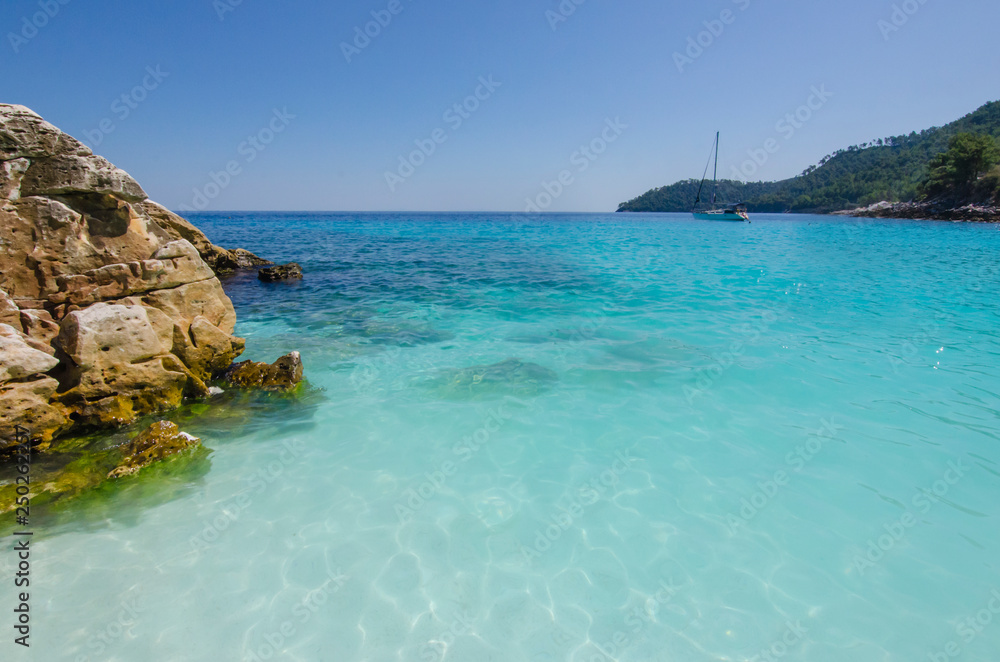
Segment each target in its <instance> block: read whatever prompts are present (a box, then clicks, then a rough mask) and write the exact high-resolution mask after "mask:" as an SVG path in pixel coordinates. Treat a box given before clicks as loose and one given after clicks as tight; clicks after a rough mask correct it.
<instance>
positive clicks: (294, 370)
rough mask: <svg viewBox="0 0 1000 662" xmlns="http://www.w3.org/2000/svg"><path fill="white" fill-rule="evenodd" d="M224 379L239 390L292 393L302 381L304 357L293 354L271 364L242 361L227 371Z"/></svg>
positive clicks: (296, 353)
mask: <svg viewBox="0 0 1000 662" xmlns="http://www.w3.org/2000/svg"><path fill="white" fill-rule="evenodd" d="M224 379H225V380H226V382H227V383H228V384H229V385H231V386H235V387H237V388H253V389H262V390H265V391H290V390H292V389H293V388H295V387H296V386H298V384H299V382H301V381H302V357H301V356H300V355H299V353H298V352H292V353H291V354H287V355H285V356H282V357H281V358H280V359H278V360H277V361H275V362H274V363H271V364H268V363H259V362H255V361H242V362H240V363H236V364H234V365H233V366H232V367H231V368H230V369H229V370H227V371H226V373H225V375H224Z"/></svg>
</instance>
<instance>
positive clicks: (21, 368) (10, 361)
mask: <svg viewBox="0 0 1000 662" xmlns="http://www.w3.org/2000/svg"><path fill="white" fill-rule="evenodd" d="M57 365H59V360H58V359H56V358H55V357H54V356H50V355H49V354H46V353H45V352H42V351H39V350H37V349H34V348H32V347H31V346H30V345H28V344H27V343H26V342H25V341H24V337H23V335H22V334H21V333H18V332H17V330H15V329H14V327H12V326H10V325H8V324H0V383H2V382H12V381H23V380H25V379H27V378H29V377H31V376H32V375H38V374H42V373H45V372H48V371H49V370H52V368H55V367H56V366H57Z"/></svg>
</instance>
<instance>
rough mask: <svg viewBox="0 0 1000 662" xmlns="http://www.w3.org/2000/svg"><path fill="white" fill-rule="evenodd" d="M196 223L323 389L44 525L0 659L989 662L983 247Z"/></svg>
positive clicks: (380, 222) (698, 231)
mask: <svg viewBox="0 0 1000 662" xmlns="http://www.w3.org/2000/svg"><path fill="white" fill-rule="evenodd" d="M191 219H192V221H193V222H194V223H196V224H197V225H199V226H200V227H201V228H202V229H204V230H205V231H206V232H207V234H208V235H209V237H210V238H212V239H213V240H214V241H215V242H216V243H219V244H221V245H224V246H227V247H244V248H247V249H249V250H252V251H254V252H256V253H258V254H260V255H262V256H266V257H268V258H271V259H273V260H275V261H278V262H286V261H291V260H294V261H297V262H299V263H300V264H301V265H302V266H303V268H304V270H305V274H306V276H305V279H304V280H303V281H301V282H292V283H280V284H263V283H260V282H258V281H257V280H256V279H255V278H254V277H253V275H252V274H249V275H247V274H244V275H240V276H236V277H232V278H229V279H227V280H226V281H225V286H226V288H227V291H228V293H229V295H230V297H231V298H232V299H233V302H234V304H235V306H236V309H237V313H238V316H239V324H238V326H237V334H238V335H241V336H243V337H246V339H247V352H246V354H245V355H244V358H251V359H255V360H265V361H273V360H274V359H276V358H278V357H279V356H281V355H282V354H284V353H287V352H289V351H291V350H298V351H299V352H301V354H302V358H303V361H304V363H305V374H306V379H307V380H308V385H307V387H305V388H304V390H303V392H302V393H301V394H300V395H299V396H298V397H295V398H288V397H277V396H264V395H261V396H252V397H247V396H241V395H239V394H235V393H229V392H227V393H225V394H223V395H220V396H218V397H217V398H216V402H215V404H214V406H212V407H204V406H195V407H187V408H186V409H185V410H183V411H181V412H178V413H177V414H175V415H173V417H174V419H175V420H178V421H180V422H181V423H182V425H183V428H184V429H185V430H186V431H188V432H190V433H192V434H195V435H197V436H199V437H201V439H202V440H203V442H204V444H205V446H206V447H207V448H209V449H211V454H208V455H207V456H206V457H201V458H199V459H197V460H196V461H188V462H186V463H184V462H181V463H174V464H173V465H170V464H169V463H168V466H166V468H160V469H156V470H150V471H148V472H146V473H145V474H144V475H140V476H139V477H136V478H134V479H130V480H123V481H118V482H117V483H116V484H114V485H112V486H110V487H106V488H104V489H101V490H98V491H95V492H93V493H88V494H86V495H83V496H81V497H79V498H77V499H74V500H69V501H64V502H61V503H58V504H56V505H53V506H51V507H47V508H42V509H36V510H35V511H33V520H32V525H33V528H34V530H35V537H34V542H33V546H32V569H31V572H32V579H31V582H32V584H31V600H32V610H33V614H32V618H33V620H32V623H33V629H32V640H31V641H32V647H31V649H30V650H29V651H21V650H16V651H15V654H14V656H13V657H10V658H8V657H7V656H6V654H5V655H4V656H3V659H5V660H6V659H30V660H38V661H40V662H41V661H44V662H55V661H59V660H70V661H80V662H82V661H91V660H94V661H96V660H101V661H104V660H109V661H128V662H134V661H137V660H142V661H143V662H160V661H164V662H166V661H170V662H173V661H177V662H180V661H189V660H220V661H230V660H232V661H243V660H300V661H310V662H313V661H323V662H327V661H329V662H356V661H357V662H361V661H365V662H368V661H371V662H390V661H393V662H396V661H398V662H410V661H421V662H439V661H446V662H486V661H496V662H507V661H511V662H515V661H518V662H519V661H530V662H543V661H544V662H548V661H560V660H568V661H573V662H596V661H599V660H600V661H608V660H620V661H622V662H625V661H645V660H660V661H664V662H673V661H676V662H702V661H737V662H746V661H749V660H761V661H766V660H777V659H786V660H804V661H809V662H834V661H836V662H918V661H924V660H928V659H930V660H939V661H941V662H943V661H945V660H962V661H964V662H996V660H998V659H1000V338H998V333H997V332H998V328H1000V227H998V226H997V225H976V224H956V223H933V222H913V221H889V220H878V221H876V220H865V219H839V218H831V217H821V216H766V215H755V216H754V218H753V223H752V224H749V225H747V224H729V223H712V222H699V221H693V220H691V219H690V218H689V217H687V216H682V215H550V216H538V217H531V216H525V215H507V214H499V215H497V214H447V215H441V214H438V215H433V214H384V215H376V214H364V215H359V214H319V213H317V214H285V213H282V214H267V213H253V214H250V213H214V214H201V215H194V216H192V217H191ZM116 439H117V441H119V442H120V441H121V435H119V436H117V437H115V436H111V437H108V439H107V440H105V442H104V443H106V444H111V443H115V440H116ZM12 558H13V556H12V554H11V553H10V552H9V551H8V552H7V553H3V554H0V572H2V575H3V577H5V578H9V577H11V576H12V574H13V572H14V563H13V561H12ZM3 581H4V583H5V584H8V581H9V580H8V579H4V580H3ZM3 594H4V596H8V595H10V594H9V592H8V589H4V593H3ZM8 602H9V600H7V598H6V597H5V598H4V604H5V605H6V604H7V603H8ZM5 613H6V614H7V616H4V617H2V618H0V627H2V628H3V629H2V631H4V632H6V634H4V639H5V640H6V639H12V638H13V636H12V634H11V629H10V623H9V622H10V621H11V620H12V618H11V612H10V611H9V609H8V608H7V607H5ZM8 643H9V642H8V641H4V647H5V649H8V650H9V648H8V647H7V644H8Z"/></svg>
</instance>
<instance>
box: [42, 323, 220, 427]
mask: <svg viewBox="0 0 1000 662" xmlns="http://www.w3.org/2000/svg"><path fill="white" fill-rule="evenodd" d="M146 310H147V309H146V308H145V307H143V306H137V305H132V306H123V305H117V304H107V303H97V304H94V305H92V306H90V307H88V308H86V309H84V310H80V311H75V312H72V313H70V314H69V315H67V316H66V319H65V320H63V323H62V328H61V330H60V334H59V338H58V343H59V346H60V347H61V348H62V350H63V352H65V353H66V355H67V357H68V362H67V363H68V365H67V366H66V371H65V373H64V377H63V387H64V388H65V392H64V393H62V394H61V395H60V396H59V399H60V400H61V401H62V402H63V403H64V404H66V405H67V406H69V407H71V408H72V409H73V410H74V412H75V413H76V416H77V419H78V420H79V421H80V422H81V423H84V424H90V425H124V424H127V423H131V422H132V421H134V420H135V419H136V418H137V417H138V416H140V415H142V414H148V413H150V412H160V411H167V410H169V409H173V408H176V407H178V406H179V405H180V404H181V401H182V399H183V397H184V394H185V392H188V391H189V389H190V388H193V389H195V390H196V391H197V392H199V394H204V393H205V392H207V388H206V387H205V385H204V383H201V382H200V380H197V381H195V378H194V377H193V376H192V375H191V373H190V370H186V369H185V368H184V366H183V365H182V364H181V362H180V361H179V360H178V359H177V357H176V356H174V355H172V354H171V353H170V352H169V349H170V347H169V345H168V346H166V347H165V346H164V344H163V343H162V342H161V339H160V336H159V335H158V334H157V331H156V329H155V328H154V327H153V325H152V323H151V322H150V321H149V316H148V314H147V312H146ZM220 333H221V332H220ZM189 381H192V382H193V384H191V385H189V383H188V382H189Z"/></svg>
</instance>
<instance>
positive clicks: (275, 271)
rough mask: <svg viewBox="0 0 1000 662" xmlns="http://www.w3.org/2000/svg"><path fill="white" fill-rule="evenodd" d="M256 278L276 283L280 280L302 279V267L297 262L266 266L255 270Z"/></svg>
mask: <svg viewBox="0 0 1000 662" xmlns="http://www.w3.org/2000/svg"><path fill="white" fill-rule="evenodd" d="M257 278H258V279H259V280H262V281H264V282H265V283H277V282H279V281H282V280H302V267H301V266H300V265H299V263H298V262H289V263H288V264H281V265H278V266H276V267H267V268H265V269H261V270H260V271H258V272H257Z"/></svg>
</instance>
